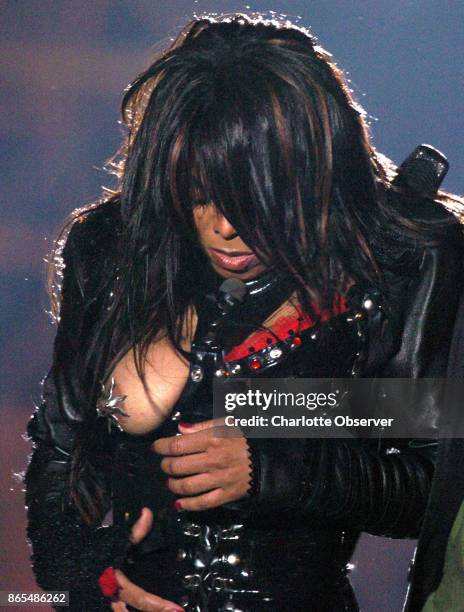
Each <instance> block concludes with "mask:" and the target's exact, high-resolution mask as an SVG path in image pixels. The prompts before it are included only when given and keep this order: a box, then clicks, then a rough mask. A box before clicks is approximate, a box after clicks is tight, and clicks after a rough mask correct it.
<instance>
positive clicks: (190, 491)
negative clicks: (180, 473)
mask: <svg viewBox="0 0 464 612" xmlns="http://www.w3.org/2000/svg"><path fill="white" fill-rule="evenodd" d="M167 484H168V488H169V490H170V491H172V492H173V493H175V494H176V495H181V496H184V495H198V494H199V493H205V492H206V491H212V490H213V489H217V488H218V487H219V484H218V482H217V479H216V478H215V477H214V476H212V475H211V474H197V475H196V476H190V477H189V478H169V479H168V482H167Z"/></svg>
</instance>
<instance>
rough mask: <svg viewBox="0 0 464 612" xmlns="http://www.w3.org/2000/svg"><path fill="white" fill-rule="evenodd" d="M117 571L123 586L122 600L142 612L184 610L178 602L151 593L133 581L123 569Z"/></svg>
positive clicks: (180, 611) (174, 611) (181, 611)
mask: <svg viewBox="0 0 464 612" xmlns="http://www.w3.org/2000/svg"><path fill="white" fill-rule="evenodd" d="M115 573H116V578H117V581H118V583H119V586H120V587H121V588H120V591H119V599H120V601H122V602H124V603H127V604H129V605H130V606H132V607H133V608H137V610H141V612H168V611H169V612H183V610H182V608H181V607H180V606H179V605H178V604H175V603H174V602H172V601H168V600H167V599H162V598H161V597H158V596H157V595H154V594H153V593H149V592H148V591H145V590H144V589H142V588H141V587H139V586H137V585H136V584H134V583H133V582H131V581H130V580H129V578H128V577H127V576H126V575H125V574H124V573H123V572H121V570H115ZM118 603H119V602H118ZM118 612H119V611H118Z"/></svg>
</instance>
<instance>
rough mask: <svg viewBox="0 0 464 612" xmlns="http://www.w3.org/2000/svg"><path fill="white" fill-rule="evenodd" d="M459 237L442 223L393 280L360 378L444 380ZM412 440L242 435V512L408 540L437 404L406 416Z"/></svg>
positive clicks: (458, 283) (424, 480)
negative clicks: (423, 434)
mask: <svg viewBox="0 0 464 612" xmlns="http://www.w3.org/2000/svg"><path fill="white" fill-rule="evenodd" d="M463 252H464V251H463V238H462V230H461V227H460V226H458V225H457V224H456V225H452V226H451V227H450V228H449V229H448V230H447V231H446V235H445V236H444V237H443V240H441V241H440V244H438V245H437V246H436V247H429V248H427V249H425V251H424V255H423V258H422V261H421V263H420V265H419V269H418V270H417V272H416V274H415V275H413V276H411V277H410V278H409V279H407V280H406V281H404V280H403V281H402V282H400V283H399V284H398V287H397V289H398V296H397V299H396V302H395V303H396V304H397V306H398V307H397V308H396V310H395V312H394V313H393V314H392V316H391V317H390V318H388V319H387V322H386V324H383V325H382V327H381V329H380V328H379V329H377V330H376V331H375V333H373V338H375V340H374V339H372V342H371V349H370V354H369V364H370V367H371V373H370V374H368V375H370V376H373V375H375V376H378V377H382V376H383V377H396V378H398V377H401V378H408V377H413V378H415V377H444V376H445V373H446V365H447V359H448V352H449V345H450V341H451V335H452V329H453V323H454V319H455V316H456V310H457V302H458V298H459V294H460V291H461V287H462V271H461V268H462V264H461V262H462V254H463ZM415 416H416V417H417V418H420V419H423V422H424V424H426V425H427V427H428V428H429V431H430V437H429V436H427V439H421V440H408V439H403V440H395V441H393V444H392V441H391V440H362V439H359V440H344V439H317V440H315V439H309V440H302V439H292V440H285V439H273V440H263V439H251V438H250V439H248V445H249V448H250V454H251V457H252V464H253V484H254V494H253V495H252V496H251V497H250V498H249V499H248V507H249V508H251V511H252V512H264V513H266V512H279V511H288V510H294V511H299V512H301V511H304V512H305V513H307V515H308V516H309V517H310V518H312V519H317V520H320V519H322V520H326V519H328V520H331V521H334V522H336V523H338V524H340V525H342V526H343V527H344V528H353V529H359V530H364V531H367V532H370V533H372V534H375V535H383V536H390V537H416V536H417V535H418V532H419V530H420V526H421V522H422V519H423V516H424V512H425V508H426V505H427V501H428V495H429V491H430V486H431V480H432V476H433V470H434V459H435V449H436V442H435V440H434V438H435V436H436V435H437V426H438V416H439V412H438V402H437V398H436V397H435V396H434V394H431V395H430V397H428V398H427V401H426V405H423V406H419V408H418V411H417V413H416V415H415Z"/></svg>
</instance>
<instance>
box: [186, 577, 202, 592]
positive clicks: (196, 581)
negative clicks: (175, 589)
mask: <svg viewBox="0 0 464 612" xmlns="http://www.w3.org/2000/svg"><path fill="white" fill-rule="evenodd" d="M182 583H183V585H184V586H185V587H186V588H187V589H194V588H196V587H199V586H200V584H201V576H200V574H187V575H186V576H184V577H183V578H182Z"/></svg>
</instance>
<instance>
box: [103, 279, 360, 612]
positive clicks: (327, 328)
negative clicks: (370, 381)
mask: <svg viewBox="0 0 464 612" xmlns="http://www.w3.org/2000/svg"><path fill="white" fill-rule="evenodd" d="M250 285H251V287H250V289H251V291H250V294H249V295H248V297H247V299H246V300H245V302H244V303H243V305H241V306H239V307H237V308H236V309H235V311H233V312H232V313H231V315H230V317H229V318H228V320H226V321H224V323H223V325H222V329H221V336H222V338H223V340H222V342H223V344H225V343H226V340H225V339H226V338H227V339H230V338H233V341H232V342H231V341H230V340H229V341H228V342H227V344H228V346H229V347H230V346H231V345H235V344H238V343H240V342H241V341H242V340H243V339H244V338H246V337H248V336H249V334H250V333H251V332H252V331H253V329H256V327H257V326H259V324H260V322H262V321H263V320H265V319H266V317H267V316H268V315H269V314H270V313H272V312H273V311H274V310H275V309H276V308H277V307H278V306H279V304H281V303H282V302H283V301H284V300H285V299H286V298H287V297H288V296H289V288H288V287H284V286H282V283H278V282H276V281H275V279H273V278H272V277H270V276H265V277H263V278H261V279H259V280H258V281H255V282H253V283H250ZM351 293H352V295H355V292H354V291H353V292H351ZM358 301H359V300H358ZM196 305H197V312H198V313H199V321H198V325H197V330H196V333H195V339H194V342H193V347H192V352H193V355H194V359H193V362H192V364H191V367H190V376H189V379H188V382H187V384H186V385H185V387H184V390H183V392H182V395H181V397H180V399H179V401H178V402H177V404H176V406H175V408H174V411H173V413H172V416H171V419H170V420H168V421H166V422H165V423H164V425H163V426H162V427H161V428H160V429H158V430H157V431H156V432H155V434H154V435H152V436H146V437H144V439H143V440H142V439H141V438H138V439H134V438H132V437H130V436H127V435H123V438H124V441H123V442H122V444H121V445H120V452H119V456H118V461H117V466H118V467H117V477H116V481H117V483H116V487H115V488H116V490H115V495H116V502H115V511H116V513H115V516H116V519H117V520H118V521H120V522H121V523H122V522H124V521H127V520H128V513H129V515H130V516H131V517H133V518H135V517H137V516H138V514H139V511H140V508H141V507H142V506H144V505H148V506H149V507H151V508H152V509H153V513H154V523H155V527H154V529H153V531H152V532H151V534H150V536H149V537H148V538H147V539H146V540H145V541H144V543H143V544H142V545H141V546H140V547H139V549H138V552H137V553H136V554H135V555H134V557H133V558H132V559H131V563H129V564H128V565H127V567H126V571H127V573H128V575H129V576H130V577H131V578H132V579H133V580H134V582H136V583H137V584H139V585H141V586H143V587H144V588H145V589H146V590H148V591H150V592H153V593H156V594H157V595H159V596H162V597H165V598H167V599H170V600H172V601H177V602H179V603H181V604H182V605H183V606H184V608H185V609H186V610H190V611H192V612H193V611H195V612H200V611H201V612H207V611H210V612H213V611H214V612H215V611H219V610H237V611H238V610H243V611H244V612H245V611H247V612H251V611H255V612H258V611H259V612H265V611H266V610H269V611H273V612H283V611H284V610H289V611H290V610H292V611H293V612H294V611H295V610H301V611H302V612H303V610H305V611H306V610H308V609H309V606H310V605H312V604H314V601H318V602H319V603H318V607H317V608H316V609H317V610H318V611H321V612H322V611H323V610H327V611H329V610H330V611H331V612H335V611H338V610H356V609H357V606H356V603H355V600H354V596H353V593H352V591H351V587H350V584H349V581H348V579H347V576H346V575H347V567H348V562H349V559H350V556H351V554H352V552H353V549H354V546H355V543H356V540H357V535H358V534H357V532H356V531H352V530H346V529H343V526H342V525H339V524H337V523H336V522H335V523H334V524H330V523H328V522H327V521H326V520H321V519H320V518H318V517H316V516H314V517H313V518H312V520H310V521H308V517H307V515H306V513H305V511H304V509H303V508H302V509H301V511H299V510H298V509H294V510H292V511H288V510H279V509H273V508H272V507H271V508H269V507H267V508H262V509H256V508H255V509H254V510H253V511H251V510H250V506H249V505H248V504H247V503H246V502H247V500H245V503H244V504H243V505H242V507H241V504H240V503H238V504H235V505H234V504H230V505H227V506H223V507H221V508H218V509H215V510H210V511H205V512H180V513H177V512H176V510H175V509H174V507H173V504H174V501H175V497H174V496H173V495H172V494H171V493H170V492H169V491H168V490H167V488H166V485H165V476H164V475H163V474H162V472H161V470H160V467H159V461H160V459H159V457H158V456H156V455H155V454H154V453H151V452H150V451H149V450H147V449H148V445H149V444H150V443H151V442H152V441H153V440H154V439H156V438H161V437H166V436H170V435H175V433H177V432H178V430H177V424H178V422H179V420H182V421H186V422H197V421H203V420H207V419H210V418H212V387H213V379H214V377H215V376H221V375H223V374H224V370H222V371H221V368H220V367H218V365H217V364H216V365H208V364H206V363H205V362H203V363H202V362H201V361H198V359H196V354H195V347H198V346H200V345H201V344H202V337H203V336H204V335H205V334H206V333H207V332H208V327H209V323H210V322H211V320H212V318H214V316H215V309H214V302H212V301H211V299H210V298H204V297H203V296H199V299H198V300H197V304H196ZM361 307H362V304H361V303H359V304H358V311H357V316H355V315H356V313H355V312H354V311H353V310H352V309H350V310H348V311H347V312H345V313H343V314H340V315H338V316H336V317H334V318H332V319H330V321H328V322H325V323H320V324H318V325H315V326H313V327H310V328H308V329H306V330H305V331H303V332H301V333H299V332H298V321H295V324H294V326H292V327H294V328H293V329H289V330H288V331H289V333H288V337H287V338H284V339H283V340H281V341H279V342H276V339H275V338H272V334H271V335H270V336H269V340H270V342H269V346H267V347H266V348H264V349H261V350H260V351H254V350H253V348H254V347H249V349H248V350H249V355H248V356H245V357H243V358H241V359H238V360H235V361H234V362H232V363H230V364H227V366H226V368H227V369H228V370H230V372H232V375H234V373H235V375H241V376H247V377H249V376H261V375H262V376H265V377H268V378H269V377H286V378H288V377H307V378H309V377H318V378H322V377H337V378H346V377H348V376H350V375H353V374H354V373H355V372H356V371H357V367H358V366H359V362H360V360H361V359H362V356H363V350H364V344H365V326H366V322H367V315H366V313H365V312H362V310H361V309H360V308H361ZM297 340H298V341H297ZM257 359H258V360H259V361H260V364H261V367H260V368H259V369H255V368H252V367H249V365H250V363H251V362H256V360H257ZM211 363H213V362H211ZM237 366H238V367H237ZM286 442H287V441H286ZM293 442H294V444H295V453H296V454H298V453H299V452H301V447H302V445H304V444H305V443H306V441H304V440H294V441H293ZM277 452H278V451H277ZM289 459H290V457H289V456H288V453H287V454H286V455H283V456H282V461H287V462H288V461H289ZM127 465H130V466H131V467H130V469H129V472H128V470H127V467H125V466H127ZM119 497H120V499H118V498H119ZM313 609H315V608H313Z"/></svg>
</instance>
